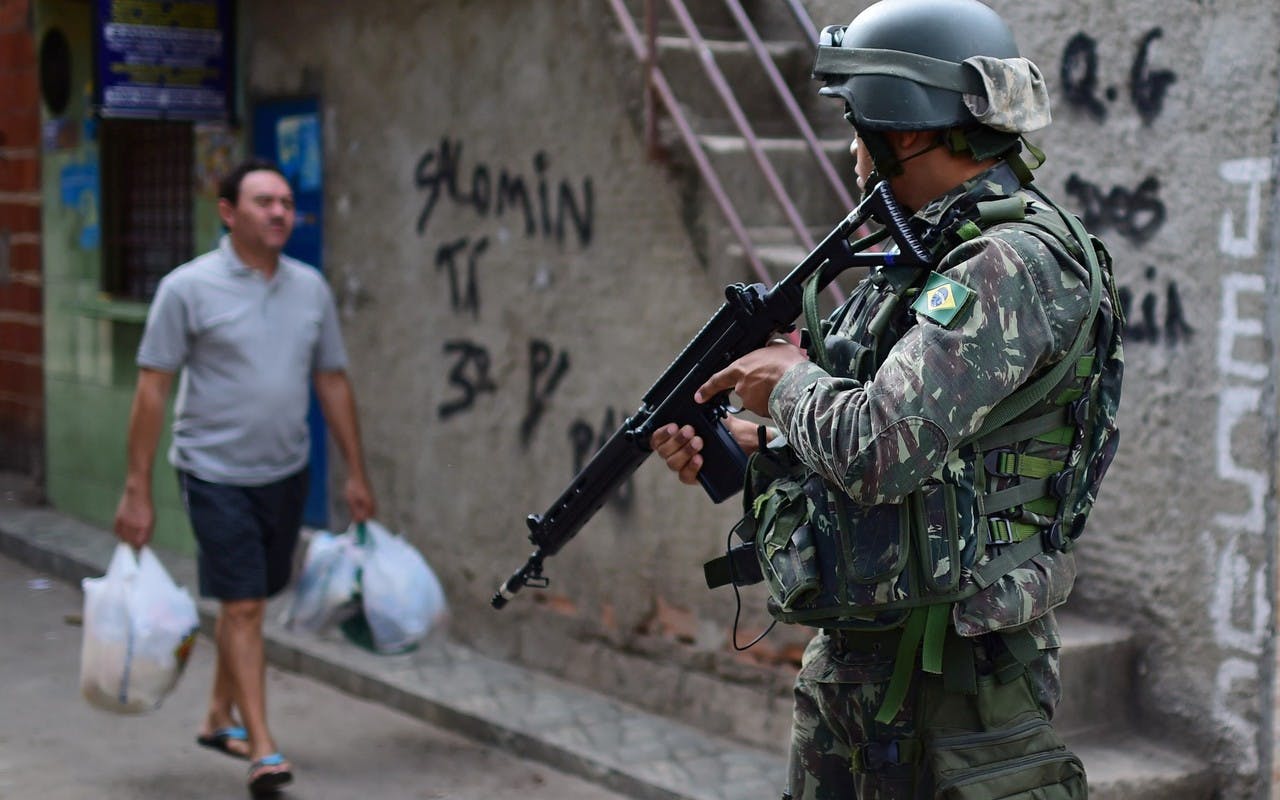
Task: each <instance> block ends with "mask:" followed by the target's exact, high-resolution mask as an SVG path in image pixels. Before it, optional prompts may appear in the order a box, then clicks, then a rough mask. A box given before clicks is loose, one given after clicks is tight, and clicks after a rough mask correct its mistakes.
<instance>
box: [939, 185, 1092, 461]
mask: <svg viewBox="0 0 1280 800" xmlns="http://www.w3.org/2000/svg"><path fill="white" fill-rule="evenodd" d="M1042 199H1043V200H1044V201H1045V202H1046V203H1048V205H1049V206H1050V208H1052V209H1053V210H1054V211H1055V212H1056V213H1057V214H1058V216H1060V217H1061V218H1062V219H1063V220H1064V221H1065V222H1066V223H1067V227H1068V228H1069V229H1070V231H1071V235H1072V236H1074V237H1075V239H1076V240H1077V241H1078V242H1079V243H1080V246H1081V249H1082V250H1083V251H1084V260H1085V264H1086V265H1087V266H1088V268H1089V312H1088V314H1086V315H1085V318H1084V321H1083V322H1082V323H1081V325H1080V330H1079V331H1078V332H1077V333H1076V338H1075V341H1073V342H1072V343H1071V349H1070V350H1069V351H1067V355H1066V356H1064V357H1063V358H1062V359H1061V360H1059V361H1058V363H1057V364H1054V366H1053V369H1051V370H1049V371H1048V372H1046V373H1045V374H1043V375H1041V376H1040V377H1039V378H1037V379H1036V380H1035V381H1034V382H1032V383H1030V384H1027V385H1025V386H1023V387H1022V388H1020V389H1019V390H1018V391H1016V392H1014V393H1013V394H1011V395H1009V396H1008V397H1006V398H1005V399H1004V400H1002V401H1001V402H1000V403H998V404H997V405H996V407H995V408H993V409H992V410H991V412H990V413H989V414H987V418H986V420H985V421H984V422H983V424H982V427H981V428H980V429H978V430H977V431H975V432H974V433H972V434H970V435H969V436H968V437H967V438H966V439H965V441H964V442H963V443H964V444H967V443H969V442H972V441H975V440H977V439H981V438H982V437H984V436H986V435H987V434H989V433H991V432H992V431H994V430H996V429H997V428H1000V427H1001V426H1003V425H1005V424H1006V423H1008V422H1009V421H1011V420H1013V419H1016V418H1017V417H1019V416H1021V415H1023V414H1025V413H1026V412H1027V410H1028V409H1030V408H1031V407H1032V406H1034V405H1035V404H1036V403H1039V402H1040V401H1041V400H1043V399H1044V398H1045V397H1047V396H1048V395H1049V392H1050V391H1052V389H1053V387H1054V386H1057V385H1058V383H1060V382H1061V381H1062V379H1063V378H1065V377H1066V376H1067V371H1068V370H1070V369H1072V368H1073V367H1074V365H1075V363H1076V360H1077V359H1079V358H1080V355H1081V354H1082V353H1084V349H1085V346H1086V345H1087V344H1088V341H1089V337H1090V336H1091V335H1092V334H1093V321H1094V319H1095V318H1096V317H1097V315H1098V304H1099V301H1100V300H1101V297H1102V267H1101V266H1100V265H1099V264H1098V254H1097V253H1095V252H1094V249H1093V243H1092V242H1091V241H1090V239H1089V234H1088V233H1086V232H1085V229H1084V226H1083V225H1081V224H1080V221H1079V220H1077V219H1076V218H1075V217H1074V216H1073V215H1072V214H1071V213H1069V212H1067V211H1063V210H1062V209H1061V208H1059V207H1058V206H1057V205H1056V204H1055V203H1053V202H1052V201H1050V200H1049V199H1048V198H1044V197H1042ZM1024 222H1025V223H1029V224H1032V225H1034V224H1035V223H1031V222H1030V220H1026V221H1024ZM1037 227H1039V226H1037ZM1041 230H1044V229H1043V228H1041ZM1055 239H1056V237H1055Z"/></svg>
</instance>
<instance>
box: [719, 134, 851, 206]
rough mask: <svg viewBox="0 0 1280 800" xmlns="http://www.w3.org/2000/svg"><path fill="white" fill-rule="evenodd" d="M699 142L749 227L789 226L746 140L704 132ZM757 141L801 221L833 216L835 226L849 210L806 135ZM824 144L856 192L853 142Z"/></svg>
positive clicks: (839, 173)
mask: <svg viewBox="0 0 1280 800" xmlns="http://www.w3.org/2000/svg"><path fill="white" fill-rule="evenodd" d="M698 140H699V143H700V144H701V145H702V148H703V150H704V151H705V152H706V154H707V157H708V159H709V160H710V161H711V163H712V165H713V166H714V167H715V170H716V173H717V174H718V175H719V176H720V181H721V182H722V183H723V184H724V187H725V191H726V193H727V194H728V195H729V197H730V198H731V199H732V200H733V202H734V204H735V205H736V207H737V210H738V213H739V215H740V216H741V217H742V218H743V219H744V220H747V221H748V224H749V225H751V226H753V227H767V226H775V227H776V226H785V225H788V224H789V222H788V219H787V217H786V215H785V214H784V212H783V210H782V206H781V204H780V203H779V202H778V200H777V198H776V197H775V195H774V193H773V190H772V188H771V187H770V186H769V183H768V181H767V180H766V179H765V176H764V172H763V171H762V170H761V168H760V165H759V163H758V162H757V161H756V158H755V155H754V154H753V153H752V152H751V150H750V149H749V148H748V146H747V142H746V139H745V138H743V137H741V136H718V135H704V136H699V137H698ZM757 144H758V145H759V147H760V150H761V152H762V153H763V154H764V156H765V158H766V159H767V160H768V162H769V164H770V166H771V167H772V168H773V171H774V173H775V174H776V175H777V176H778V180H779V182H780V183H781V184H782V186H783V187H784V189H785V190H786V191H787V194H788V196H789V197H790V199H791V202H792V203H793V204H794V205H795V207H796V209H797V211H798V213H799V214H800V217H801V219H803V220H806V221H808V223H809V224H814V223H822V222H825V221H827V220H830V221H831V224H832V225H834V224H835V222H836V221H838V220H840V219H841V218H843V217H844V215H845V214H847V213H849V209H848V208H845V207H844V206H845V204H844V203H843V202H842V201H841V200H840V198H839V196H838V195H837V194H836V192H835V189H834V188H833V187H832V186H831V185H830V184H829V183H828V182H827V180H826V179H825V178H824V177H823V173H822V171H821V169H820V168H819V166H818V162H817V160H816V158H815V156H814V155H813V153H812V152H811V151H810V149H809V146H808V144H807V143H806V142H805V141H804V140H803V139H801V138H799V137H798V136H796V137H765V138H760V139H757ZM820 144H821V147H822V151H823V152H824V153H825V154H826V157H827V159H828V160H829V161H830V162H831V165H832V168H833V169H834V171H835V174H836V175H837V176H838V177H839V178H840V179H842V180H843V181H844V186H845V189H846V190H847V192H848V193H849V194H851V195H854V196H856V195H857V190H856V188H855V183H854V172H853V164H854V162H853V156H852V155H851V154H850V153H849V142H848V140H842V139H826V140H823V141H821V143H820Z"/></svg>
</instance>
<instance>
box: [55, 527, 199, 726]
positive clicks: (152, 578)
mask: <svg viewBox="0 0 1280 800" xmlns="http://www.w3.org/2000/svg"><path fill="white" fill-rule="evenodd" d="M81 586H82V587H83V588H84V635H83V639H82V643H81V649H80V693H81V694H82V695H84V698H85V699H86V700H88V701H89V703H90V704H91V705H94V706H96V707H98V708H101V709H104V710H106V711H114V712H116V713H120V714H140V713H143V712H145V711H151V710H152V709H155V708H157V707H159V705H160V702H161V701H162V700H164V698H165V696H166V695H168V694H169V692H171V691H172V690H173V687H174V686H175V685H176V684H177V682H178V678H179V677H180V676H181V675H182V670H183V668H184V667H186V665H187V659H188V658H189V657H190V655H191V648H192V647H193V646H194V645H195V637H196V633H197V631H198V629H199V624H200V619H199V617H198V616H197V614H196V604H195V601H194V600H192V599H191V595H190V594H189V593H188V592H187V591H186V590H185V589H183V588H181V587H179V586H178V585H177V584H175V583H174V582H173V579H172V578H170V577H169V573H168V572H166V571H165V568H164V566H163V565H162V564H161V563H160V559H158V558H157V557H156V555H155V553H154V552H153V551H152V550H151V549H150V548H149V547H143V548H142V550H141V551H140V552H139V553H138V554H137V556H136V557H135V556H134V551H133V549H132V548H131V547H129V546H128V545H126V544H123V543H121V544H118V545H116V550H115V553H114V554H113V555H112V557H111V563H110V564H109V565H108V567H107V574H106V575H103V576H102V577H100V578H85V579H84V580H83V581H82V582H81Z"/></svg>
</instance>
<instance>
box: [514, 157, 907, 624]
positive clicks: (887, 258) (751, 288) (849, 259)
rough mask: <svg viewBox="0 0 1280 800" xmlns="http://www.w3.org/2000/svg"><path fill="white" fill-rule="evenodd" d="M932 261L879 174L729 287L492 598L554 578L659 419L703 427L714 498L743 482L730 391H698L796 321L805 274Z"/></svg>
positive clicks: (824, 275) (536, 523) (705, 473)
mask: <svg viewBox="0 0 1280 800" xmlns="http://www.w3.org/2000/svg"><path fill="white" fill-rule="evenodd" d="M868 220H873V221H875V222H877V223H879V224H880V225H881V226H882V229H881V230H880V231H878V232H877V233H874V234H872V235H870V236H867V237H865V238H863V239H860V240H858V241H857V242H854V243H852V244H851V243H850V242H849V237H850V236H852V235H853V233H854V232H855V231H856V230H857V229H858V228H860V227H861V226H862V225H863V224H864V223H866V222H867V221H868ZM890 236H892V237H893V240H894V242H895V243H896V244H897V246H898V248H897V249H898V252H897V253H863V252H861V251H863V250H866V249H867V248H869V247H871V246H872V245H875V244H877V243H878V242H881V241H883V240H884V239H886V238H888V237H890ZM928 263H929V253H928V251H926V250H925V249H924V247H923V246H921V244H920V242H919V241H918V240H917V239H916V237H915V236H914V235H913V234H912V232H911V231H910V230H909V229H908V227H907V217H906V214H904V213H903V211H902V209H901V207H900V206H899V205H898V203H897V201H896V200H895V199H894V197H893V194H892V193H891V192H890V191H889V185H888V182H887V181H880V182H879V183H878V184H877V185H876V187H875V189H873V190H872V191H871V192H870V193H869V194H868V195H867V197H866V199H865V200H863V201H862V202H861V203H860V204H859V205H858V207H857V208H855V209H854V210H853V211H851V212H850V213H849V215H848V216H847V217H845V218H844V220H843V221H842V222H841V223H840V224H839V225H837V226H836V227H835V229H834V230H832V231H831V232H830V233H829V234H827V237H826V238H825V239H823V240H822V242H821V243H819V244H818V246H817V247H815V248H814V249H813V252H811V253H809V255H807V256H805V258H804V260H803V261H801V262H800V264H799V265H798V266H796V267H795V269H793V270H792V271H791V272H790V273H789V274H788V275H787V276H786V277H785V278H783V279H782V280H781V281H779V282H778V283H776V284H774V286H773V288H766V287H765V285H764V284H761V283H755V284H751V285H743V284H741V283H735V284H732V285H730V286H728V287H726V288H725V302H724V305H722V306H720V309H719V310H718V311H716V313H715V314H714V315H712V317H711V319H710V320H708V321H707V323H706V324H705V325H703V326H702V330H700V331H698V333H697V335H696V336H694V337H693V340H692V341H690V342H689V344H687V345H685V348H684V350H683V351H681V353H680V355H678V356H676V360H675V361H673V362H672V363H671V366H669V367H667V369H666V371H665V372H663V373H662V376H661V377H660V378H658V380H657V382H656V383H654V384H653V386H652V387H650V389H649V391H648V392H646V393H645V395H644V397H643V398H642V399H641V402H640V408H639V409H638V410H637V411H636V413H635V414H633V415H632V416H630V417H628V418H627V419H626V420H625V421H623V423H622V425H621V426H619V428H618V430H617V431H615V432H614V434H613V435H612V436H610V437H609V440H608V441H606V442H605V443H604V445H603V446H602V447H601V448H600V449H599V450H598V451H596V453H595V455H594V456H592V458H591V460H590V461H588V462H587V464H586V465H585V466H584V467H583V468H582V469H581V470H579V472H578V474H577V475H575V476H574V477H573V480H572V481H571V482H570V483H569V486H568V488H566V489H565V490H564V491H563V492H562V493H561V494H560V496H559V497H558V498H556V501H555V502H554V503H552V504H551V507H550V508H549V509H547V511H546V513H544V514H530V515H529V517H528V519H527V522H528V525H529V531H530V533H529V540H530V541H531V542H533V544H534V545H535V547H536V548H537V549H535V550H534V551H533V554H532V555H530V556H529V560H528V561H527V562H525V565H524V566H523V567H521V568H520V569H518V570H517V571H516V572H515V573H514V574H513V575H512V576H511V577H510V578H508V579H507V580H506V582H505V583H503V584H502V586H500V587H499V588H498V591H497V593H495V594H494V596H493V599H492V600H491V601H490V603H491V605H493V607H494V608H502V607H503V606H505V605H506V604H507V601H508V600H510V599H511V597H512V596H513V595H514V594H515V593H516V592H518V591H520V589H522V588H523V587H525V586H532V587H535V588H545V587H546V586H547V585H548V584H549V583H550V579H549V578H547V577H546V576H545V575H543V574H542V562H543V561H544V560H545V559H546V558H548V557H550V556H553V555H555V554H556V553H558V552H559V551H560V548H562V547H564V545H565V543H567V542H568V541H569V540H570V539H572V538H573V537H574V536H575V535H576V534H577V533H578V531H579V530H581V529H582V527H583V526H584V525H586V524H587V522H588V520H590V519H591V517H592V516H593V515H594V514H595V513H596V511H598V510H599V509H600V507H601V506H602V505H604V502H605V501H606V500H608V499H609V498H610V497H611V496H612V495H613V493H614V491H616V490H617V488H618V487H619V486H621V485H622V483H623V481H625V480H626V479H627V478H628V477H629V476H630V475H631V473H633V472H635V471H636V469H637V468H638V467H639V466H640V464H641V463H642V462H643V461H644V460H645V459H646V458H648V457H649V454H650V452H652V451H651V449H650V447H649V437H650V436H651V435H652V434H653V432H654V431H656V430H657V429H658V428H660V427H662V426H663V425H666V424H668V423H671V422H675V423H677V424H681V425H684V424H691V425H693V427H694V429H695V431H696V432H697V434H698V435H699V436H701V437H702V441H703V447H702V468H701V469H700V470H699V471H698V481H699V483H701V484H702V488H703V489H705V490H706V492H707V494H708V495H709V496H710V497H711V500H712V501H713V502H716V503H719V502H722V501H724V500H726V499H727V498H729V497H732V496H733V495H734V494H735V493H737V492H739V491H741V489H742V482H743V478H744V476H745V473H746V466H747V457H746V454H744V453H743V452H742V448H740V447H738V444H737V442H735V441H734V440H733V436H732V435H731V434H730V433H729V431H728V429H727V428H725V426H724V424H723V423H722V422H721V420H722V419H724V417H725V415H726V414H728V413H730V406H729V393H728V392H722V393H721V394H720V395H718V396H717V397H714V398H712V399H711V400H709V401H707V402H706V403H697V402H695V401H694V399H693V393H694V391H696V390H697V388H698V387H699V386H701V385H702V384H703V383H705V382H706V381H707V379H709V378H710V377H711V376H712V375H714V374H715V373H717V372H719V371H720V370H722V369H724V368H725V367H726V366H728V365H729V364H730V363H731V362H733V361H735V360H736V359H738V358H740V357H742V356H744V355H746V354H747V353H749V352H751V351H752V350H757V349H759V348H761V347H764V345H765V343H766V342H767V341H768V340H769V337H770V336H771V335H772V334H774V333H775V332H778V331H787V330H791V328H792V323H793V322H794V321H795V319H796V318H797V317H798V316H800V314H801V313H802V312H803V293H804V284H805V282H806V281H807V280H809V278H810V277H813V276H814V275H815V273H816V278H815V280H816V281H817V283H818V285H817V287H816V288H818V289H821V288H823V287H825V286H826V285H827V284H829V283H830V282H831V281H832V280H834V279H835V277H836V275H838V274H840V273H841V272H843V271H844V270H846V269H849V268H850V267H855V266H867V267H874V266H882V265H892V264H901V265H914V264H919V265H927V264H928Z"/></svg>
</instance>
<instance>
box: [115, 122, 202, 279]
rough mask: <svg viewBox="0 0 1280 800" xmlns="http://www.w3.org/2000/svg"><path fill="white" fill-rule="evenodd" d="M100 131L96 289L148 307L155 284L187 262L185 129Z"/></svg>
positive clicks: (188, 143) (189, 178) (162, 125)
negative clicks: (100, 281) (100, 263)
mask: <svg viewBox="0 0 1280 800" xmlns="http://www.w3.org/2000/svg"><path fill="white" fill-rule="evenodd" d="M100 124H101V126H102V127H101V137H100V139H99V142H100V146H101V155H100V159H101V160H100V163H101V165H102V166H101V169H102V198H103V203H102V257H103V273H102V274H103V289H104V290H106V292H107V293H108V294H110V295H112V296H115V297H119V298H122V299H129V300H143V301H150V300H151V298H152V297H154V296H155V293H156V285H157V284H158V283H159V282H160V279H161V278H162V277H164V275H165V274H166V273H168V272H169V271H170V270H172V269H173V268H174V267H176V266H178V265H179V264H181V263H183V262H185V261H189V260H190V259H191V258H192V256H193V255H194V254H193V253H192V246H193V245H192V240H193V238H194V234H193V220H192V210H191V205H192V201H193V193H194V189H193V183H194V180H195V178H194V169H195V157H194V152H193V143H192V129H191V123H189V122H170V121H156V120H136V119H104V120H102V121H101V123H100Z"/></svg>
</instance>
